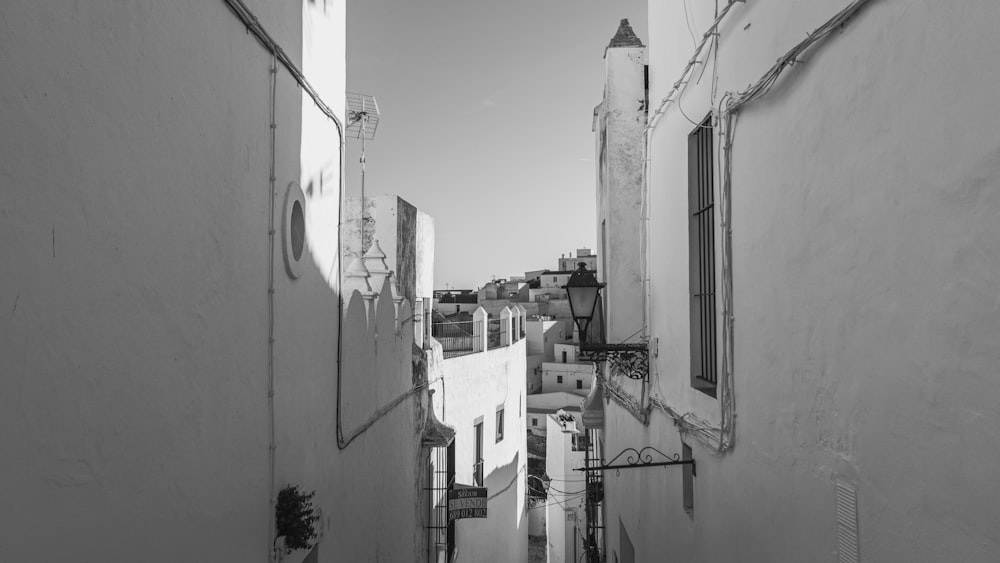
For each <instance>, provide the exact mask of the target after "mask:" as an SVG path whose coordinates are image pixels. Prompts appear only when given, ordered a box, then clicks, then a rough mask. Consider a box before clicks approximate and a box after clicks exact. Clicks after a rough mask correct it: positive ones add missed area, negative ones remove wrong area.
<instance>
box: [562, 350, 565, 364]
mask: <svg viewBox="0 0 1000 563" xmlns="http://www.w3.org/2000/svg"><path fill="white" fill-rule="evenodd" d="M562 359H563V363H564V364H565V363H566V350H563V352H562Z"/></svg>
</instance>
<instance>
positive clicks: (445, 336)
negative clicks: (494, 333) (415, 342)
mask: <svg viewBox="0 0 1000 563" xmlns="http://www.w3.org/2000/svg"><path fill="white" fill-rule="evenodd" d="M480 324H481V323H477V322H475V321H458V322H453V321H439V322H436V323H434V325H433V326H432V327H431V336H433V337H434V339H435V340H437V341H438V342H440V343H441V350H442V351H443V352H444V357H445V358H453V357H455V356H464V355H466V354H472V353H473V352H477V351H478V350H476V343H477V342H479V339H480V338H482V332H480V331H481V329H480Z"/></svg>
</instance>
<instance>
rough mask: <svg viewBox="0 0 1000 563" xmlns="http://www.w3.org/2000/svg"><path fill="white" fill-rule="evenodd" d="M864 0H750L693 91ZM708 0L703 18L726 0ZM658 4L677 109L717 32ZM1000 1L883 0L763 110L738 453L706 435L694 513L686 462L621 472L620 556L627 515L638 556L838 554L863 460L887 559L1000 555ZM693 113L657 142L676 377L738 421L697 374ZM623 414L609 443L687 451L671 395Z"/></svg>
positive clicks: (868, 501) (612, 509)
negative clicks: (698, 385)
mask: <svg viewBox="0 0 1000 563" xmlns="http://www.w3.org/2000/svg"><path fill="white" fill-rule="evenodd" d="M846 5H847V2H846V1H838V2H834V3H830V2H825V1H819V0H811V1H805V2H747V3H746V4H737V5H736V6H735V7H734V8H733V11H732V15H731V16H730V17H729V18H728V19H727V20H726V21H725V23H724V24H723V26H722V27H721V28H720V32H721V45H720V48H719V51H718V65H719V66H718V69H717V76H716V72H715V70H714V69H713V67H712V66H711V64H709V66H708V68H707V70H706V71H705V73H704V76H703V77H702V78H701V80H700V81H697V80H692V81H691V82H689V83H688V85H687V90H686V92H685V93H684V95H683V97H682V98H681V103H682V107H683V109H684V112H685V113H686V114H687V115H688V116H690V117H691V118H692V119H695V120H698V119H701V118H702V117H704V116H705V115H706V114H707V113H708V112H709V111H710V108H711V107H712V106H713V102H717V101H718V99H719V98H718V96H720V95H721V94H722V93H723V92H726V91H730V90H739V89H742V88H745V87H746V86H747V84H750V83H752V82H754V81H755V80H756V79H757V78H758V77H759V76H760V75H762V74H763V73H764V71H766V70H767V68H768V67H770V66H771V65H772V64H773V63H774V61H775V60H776V59H777V58H778V57H779V56H780V55H781V54H783V53H784V52H785V51H786V50H787V49H789V48H790V47H791V46H793V45H794V44H795V43H797V42H799V41H801V40H802V39H803V38H804V37H806V34H807V33H810V32H812V31H813V30H814V29H816V28H817V26H819V25H820V24H821V23H823V22H824V21H825V20H827V19H828V18H830V17H831V16H833V14H834V13H835V12H836V11H838V10H840V9H841V8H843V7H844V6H846ZM689 9H693V11H692V13H691V16H692V18H693V20H694V29H695V33H696V34H697V35H698V36H700V34H701V33H703V32H704V31H705V29H706V28H707V26H708V25H709V23H710V22H711V20H712V19H713V17H714V13H713V11H714V6H713V5H710V4H698V3H695V4H694V5H693V6H691V5H689ZM649 21H650V22H651V25H650V34H651V37H650V41H649V43H650V65H651V67H650V81H651V84H650V87H651V98H652V99H653V102H654V103H653V107H656V102H657V101H658V100H659V99H660V98H661V97H662V96H664V95H666V93H667V92H668V90H669V89H670V87H671V85H672V84H673V83H674V82H675V81H676V80H677V78H678V77H679V76H680V72H681V68H682V65H683V64H684V63H685V62H686V61H687V60H688V58H690V56H691V53H692V51H693V45H692V42H691V37H690V35H689V32H688V29H687V26H686V24H685V16H684V12H683V7H682V6H681V4H680V3H676V2H666V1H653V2H650V12H649ZM998 23H1000V7H998V6H997V5H996V3H994V2H987V1H970V2H962V3H961V5H958V4H953V3H949V4H944V3H939V2H930V1H915V2H894V1H879V0H873V1H872V2H871V3H870V5H869V7H867V8H865V9H863V10H862V11H861V12H860V13H858V14H857V15H856V16H855V17H854V18H852V19H851V20H850V21H849V22H848V23H847V25H846V26H845V27H843V29H842V30H839V31H837V32H835V33H834V34H833V35H832V36H831V38H830V40H829V41H828V42H827V43H825V44H824V45H822V46H820V47H818V48H816V49H814V50H813V51H812V52H810V53H808V54H807V55H806V57H805V60H804V61H803V62H802V64H797V65H795V66H794V67H793V68H792V69H791V70H790V71H788V73H787V78H786V79H785V80H783V81H782V82H781V83H779V84H778V85H777V86H776V87H775V89H774V90H773V91H772V94H771V95H770V96H769V97H768V98H765V99H764V100H761V101H760V102H758V103H754V104H752V105H750V106H747V107H746V108H745V111H743V112H742V113H741V116H740V119H739V124H738V128H737V131H736V136H735V140H734V144H733V155H734V161H733V188H732V193H733V217H732V232H733V234H732V240H733V268H734V275H733V279H734V292H733V296H734V301H735V311H734V314H735V319H736V324H735V327H736V333H735V391H736V395H735V396H736V413H737V426H736V443H735V447H734V449H733V450H732V451H731V452H730V453H728V454H726V455H724V456H719V457H716V456H712V455H710V454H709V453H708V452H707V451H706V449H705V448H703V447H701V446H700V445H698V444H697V443H696V442H695V441H694V440H690V441H689V443H690V444H691V445H692V447H693V448H694V455H695V458H696V460H697V462H698V466H697V473H698V475H697V478H696V480H695V481H696V485H695V494H694V498H695V510H694V515H693V517H690V516H689V515H687V514H686V513H685V511H684V510H683V508H682V504H681V475H680V473H681V471H680V469H677V470H675V471H673V472H671V471H650V470H632V471H622V473H621V476H620V477H619V478H616V479H608V480H607V481H606V499H607V522H609V523H611V525H609V526H608V528H607V530H608V543H607V545H608V548H609V554H610V555H612V556H613V555H614V553H612V551H615V550H619V549H620V547H619V539H618V537H617V520H618V518H619V517H620V518H621V519H622V521H623V523H624V524H625V526H626V527H627V528H628V530H629V533H630V535H631V538H632V541H633V543H634V544H635V548H636V553H637V557H636V560H637V561H650V560H655V559H656V558H659V557H661V556H662V555H663V554H667V553H669V554H670V556H671V557H676V558H678V559H681V560H692V561H729V560H736V559H740V560H747V561H820V560H825V561H830V560H836V558H837V549H838V540H837V538H838V530H837V519H836V516H837V509H836V504H835V492H834V490H835V489H834V482H835V480H837V479H840V480H844V481H846V482H850V483H853V484H854V485H855V486H856V487H857V490H858V509H859V522H860V552H861V559H862V560H863V561H890V560H891V561H898V560H907V561H944V560H949V561H992V560H995V558H996V553H997V552H998V551H1000V528H997V526H995V525H994V523H995V522H997V521H1000V508H998V507H1000V504H998V502H997V500H998V499H1000V485H998V484H997V481H996V478H995V475H996V473H997V470H998V468H1000V453H998V452H1000V436H998V435H997V433H996V432H995V431H994V429H995V428H997V427H998V425H1000V413H998V411H997V409H996V408H995V405H996V404H997V403H998V401H1000V384H998V383H997V378H996V377H995V375H996V366H997V365H998V363H1000V361H998V360H1000V351H998V349H997V347H996V345H995V343H996V342H997V341H998V340H1000V328H998V325H997V323H996V322H995V318H996V311H997V306H996V295H997V294H998V290H1000V284H998V281H997V280H998V278H997V276H996V271H997V263H996V260H995V258H994V256H995V252H993V251H992V249H995V248H996V247H997V245H998V243H1000V223H998V222H997V220H996V215H997V210H998V209H1000V200H998V196H997V191H996V190H995V189H992V186H994V185H995V184H996V183H997V180H998V178H1000V140H998V137H997V135H996V131H997V130H998V128H1000V114H998V113H997V112H992V111H983V109H982V108H987V107H991V106H992V105H993V102H994V98H995V91H996V90H997V86H998V85H1000V79H998V78H997V75H996V73H993V72H984V71H983V69H986V68H993V67H994V66H995V60H994V59H995V55H996V53H997V51H998V49H1000V42H998V39H997V36H996V33H995V29H996V27H997V25H998ZM713 59H714V55H713V56H708V57H706V56H704V55H703V56H702V60H708V61H711V60H713ZM699 75H701V71H700V70H697V71H696V74H695V77H696V78H697V76H699ZM716 80H717V84H718V86H717V88H716V95H715V96H714V97H713V94H712V88H713V83H714V82H715V81H716ZM693 127H694V126H693V125H692V124H691V123H690V122H688V121H687V120H686V119H685V118H684V116H683V115H682V114H681V113H680V112H679V107H678V106H676V105H674V106H672V107H671V109H670V110H669V111H668V113H667V114H666V115H665V116H664V117H663V119H662V121H661V122H660V123H659V125H658V126H657V128H656V129H655V131H654V133H653V138H652V146H651V151H650V153H649V156H650V159H651V167H650V177H649V182H650V183H649V198H650V212H649V215H650V225H649V249H650V252H649V264H650V277H651V279H652V285H651V290H650V295H651V296H652V300H651V302H650V304H649V311H651V326H650V329H651V333H652V335H653V336H654V337H658V338H659V356H658V358H656V359H655V360H654V362H653V367H654V371H653V376H652V377H653V387H652V393H653V395H654V396H657V397H660V398H662V399H663V400H665V401H666V402H667V403H668V404H670V405H671V406H673V407H674V408H676V409H678V411H679V412H681V413H684V412H692V413H694V414H696V415H697V416H699V417H702V418H704V419H706V420H708V421H710V422H712V423H714V424H718V422H719V412H720V410H719V405H718V402H717V401H716V400H715V399H712V398H710V397H708V396H706V395H704V394H702V393H700V392H698V391H695V390H693V389H691V388H690V384H689V364H688V356H689V348H688V346H689V342H688V330H689V327H688V277H687V264H688V251H687V217H686V215H687V173H686V170H687V164H686V160H687V135H688V133H689V132H690V131H691V130H692V129H693ZM716 146H718V143H717V144H716ZM718 185H719V184H718V181H717V183H716V189H717V190H718ZM717 197H718V196H717ZM716 225H717V227H718V226H719V219H718V216H717V219H716ZM720 240H721V232H720V233H717V235H716V241H720ZM716 254H717V256H718V255H719V253H718V252H717V253H716ZM720 272H721V270H720ZM720 312H721V311H720ZM720 322H721V318H720ZM607 413H608V415H607V416H608V421H607V426H608V431H607V436H606V445H607V449H608V452H609V454H612V455H613V454H614V453H616V452H617V451H618V450H620V448H621V447H625V446H632V445H634V444H650V445H656V446H657V447H659V448H660V449H662V450H664V451H666V452H668V453H674V452H679V451H680V449H681V441H680V439H679V437H678V435H677V433H676V431H675V429H674V428H673V424H672V422H671V421H670V420H669V419H668V418H666V417H665V416H664V415H663V413H662V412H660V411H658V410H654V412H653V413H652V415H651V417H652V418H651V425H650V426H649V427H642V426H641V425H639V424H638V423H637V422H636V421H635V419H633V418H632V417H631V416H630V415H628V414H627V413H625V411H623V410H622V409H621V408H619V407H617V406H615V404H614V403H612V404H611V405H610V406H609V408H608V410H607ZM648 498H654V499H657V502H652V503H649V502H646V503H644V504H643V500H644V499H648ZM637 507H638V508H637Z"/></svg>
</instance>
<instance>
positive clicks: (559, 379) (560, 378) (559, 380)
mask: <svg viewBox="0 0 1000 563" xmlns="http://www.w3.org/2000/svg"><path fill="white" fill-rule="evenodd" d="M562 377H563V376H561V375H557V376H556V383H562Z"/></svg>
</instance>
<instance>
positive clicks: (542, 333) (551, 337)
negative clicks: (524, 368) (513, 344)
mask: <svg viewBox="0 0 1000 563" xmlns="http://www.w3.org/2000/svg"><path fill="white" fill-rule="evenodd" d="M525 328H526V330H525V339H526V340H527V342H528V354H544V355H545V356H546V357H547V358H549V359H552V357H553V356H552V354H553V351H554V350H555V345H556V342H558V341H561V340H562V336H561V335H560V334H559V330H560V328H561V324H560V322H559V321H538V320H532V319H528V322H527V324H526V325H525Z"/></svg>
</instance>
